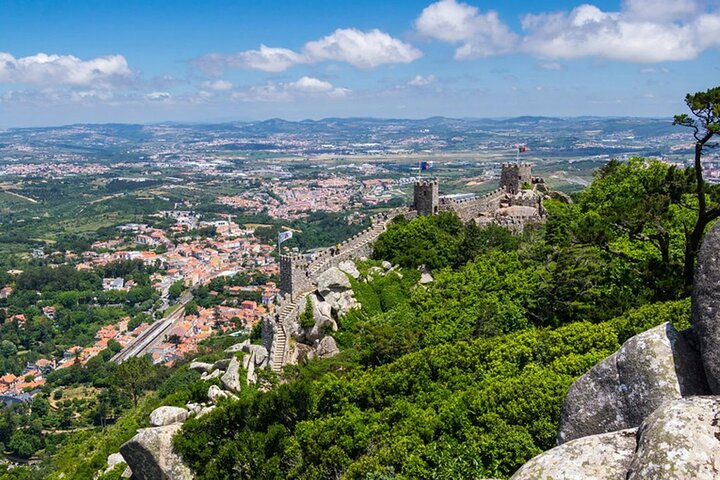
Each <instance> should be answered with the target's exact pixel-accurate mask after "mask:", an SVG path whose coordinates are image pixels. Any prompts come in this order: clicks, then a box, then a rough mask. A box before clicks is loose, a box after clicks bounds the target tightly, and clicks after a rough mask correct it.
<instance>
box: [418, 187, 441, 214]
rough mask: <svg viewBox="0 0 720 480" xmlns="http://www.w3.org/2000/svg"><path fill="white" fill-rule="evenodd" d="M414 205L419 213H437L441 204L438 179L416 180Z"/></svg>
mask: <svg viewBox="0 0 720 480" xmlns="http://www.w3.org/2000/svg"><path fill="white" fill-rule="evenodd" d="M413 193H414V205H415V210H417V213H418V215H436V214H437V213H438V207H439V204H440V194H439V188H438V181H437V180H418V181H417V182H415V189H414V192H413Z"/></svg>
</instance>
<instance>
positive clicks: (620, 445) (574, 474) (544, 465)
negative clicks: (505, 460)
mask: <svg viewBox="0 0 720 480" xmlns="http://www.w3.org/2000/svg"><path fill="white" fill-rule="evenodd" d="M636 432H637V429H630V430H621V431H618V432H611V433H604V434H602V435H593V436H590V437H585V438H579V439H576V440H572V441H570V442H568V443H565V444H563V445H560V446H559V447H555V448H553V449H552V450H548V451H547V452H545V453H542V454H540V455H538V456H537V457H535V458H533V459H532V460H530V461H529V462H527V463H526V464H525V465H523V466H522V467H521V468H520V470H518V471H517V472H515V475H513V476H512V477H511V479H510V480H541V479H542V480H545V479H552V480H580V479H582V480H624V478H625V474H626V473H627V471H628V469H629V468H630V463H631V462H632V460H633V452H634V451H635V433H636Z"/></svg>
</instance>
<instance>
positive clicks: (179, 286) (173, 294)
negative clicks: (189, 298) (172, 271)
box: [168, 280, 185, 300]
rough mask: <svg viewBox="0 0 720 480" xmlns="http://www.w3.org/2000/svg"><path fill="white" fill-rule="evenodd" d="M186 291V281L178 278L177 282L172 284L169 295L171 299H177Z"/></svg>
mask: <svg viewBox="0 0 720 480" xmlns="http://www.w3.org/2000/svg"><path fill="white" fill-rule="evenodd" d="M184 291H185V283H184V282H183V281H182V280H178V281H177V282H175V283H173V284H172V285H170V288H169V289H168V296H169V297H170V299H171V300H177V299H178V298H180V295H182V293H183V292H184Z"/></svg>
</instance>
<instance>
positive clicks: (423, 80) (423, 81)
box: [408, 75, 437, 87]
mask: <svg viewBox="0 0 720 480" xmlns="http://www.w3.org/2000/svg"><path fill="white" fill-rule="evenodd" d="M435 80H437V79H436V78H435V75H425V76H422V75H416V76H415V78H413V79H412V80H410V81H409V82H408V85H410V86H411V87H426V86H428V85H430V84H431V83H434V82H435Z"/></svg>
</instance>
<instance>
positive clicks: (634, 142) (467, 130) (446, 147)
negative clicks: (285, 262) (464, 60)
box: [0, 116, 689, 155]
mask: <svg viewBox="0 0 720 480" xmlns="http://www.w3.org/2000/svg"><path fill="white" fill-rule="evenodd" d="M686 134H687V132H686V131H684V130H683V129H681V128H679V127H674V126H673V125H672V119H670V118H628V117H578V118H559V117H534V116H524V117H515V118H501V119H483V118H445V117H431V118H426V119H419V120H410V119H381V118H325V119H322V120H302V121H288V120H283V119H279V118H273V119H269V120H263V121H257V122H227V123H215V124H184V123H174V122H166V123H159V124H151V125H135V124H77V125H68V126H62V127H44V128H17V129H7V130H4V131H0V153H3V154H6V155H8V154H13V153H17V152H23V151H24V152H27V151H28V149H29V150H33V149H35V150H41V151H46V152H50V153H57V152H58V151H69V152H74V153H83V152H84V153H87V154H90V153H92V152H95V153H105V154H113V153H117V152H119V151H122V152H125V153H132V152H137V153H140V152H145V153H147V152H153V151H158V150H163V151H165V150H168V147H170V146H174V148H181V147H182V149H183V151H185V152H193V151H196V150H197V149H202V150H203V151H206V152H207V151H212V150H218V151H222V150H233V151H236V150H272V151H280V152H288V153H297V154H317V153H338V154H343V155H347V154H353V153H368V152H374V153H383V152H397V151H407V152H414V151H424V152H426V151H438V152H447V151H467V150H475V149H494V148H504V147H505V146H507V145H510V144H513V143H522V144H526V145H528V146H529V147H530V150H531V151H538V150H539V149H543V150H548V149H549V150H552V151H563V150H577V149H585V148H594V147H595V146H599V147H600V148H602V149H610V150H611V151H614V149H615V147H618V148H620V149H621V150H623V149H626V148H628V149H630V150H631V151H635V150H638V149H640V150H642V151H648V150H649V151H652V152H654V151H658V152H661V153H662V152H664V151H666V150H667V149H668V148H669V146H672V145H673V144H675V143H683V142H686V140H685V136H686ZM688 139H689V137H688Z"/></svg>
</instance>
